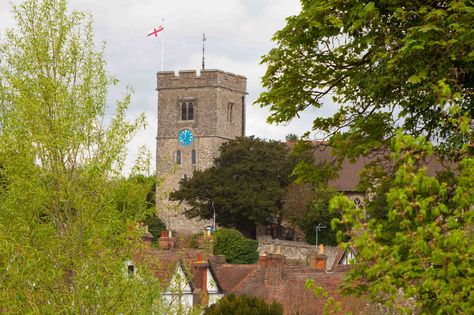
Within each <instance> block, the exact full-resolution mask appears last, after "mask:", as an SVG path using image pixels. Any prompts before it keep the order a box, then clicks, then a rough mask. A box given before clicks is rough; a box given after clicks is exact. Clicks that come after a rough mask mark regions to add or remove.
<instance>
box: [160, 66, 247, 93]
mask: <svg viewBox="0 0 474 315" xmlns="http://www.w3.org/2000/svg"><path fill="white" fill-rule="evenodd" d="M157 80H158V84H157V90H158V91H160V90H168V89H192V88H206V87H213V88H216V87H220V88H226V89H229V90H232V91H235V92H241V93H242V94H246V87H247V78H246V77H244V76H241V75H238V74H234V73H230V72H225V71H222V70H216V69H205V70H201V72H200V74H197V72H196V70H181V71H179V72H178V74H176V73H175V72H174V71H160V72H158V73H157Z"/></svg>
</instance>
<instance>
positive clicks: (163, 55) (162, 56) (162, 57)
mask: <svg viewBox="0 0 474 315" xmlns="http://www.w3.org/2000/svg"><path fill="white" fill-rule="evenodd" d="M164 24H165V19H161V26H163V27H164ZM164 47H165V39H164V38H163V36H161V71H163V63H164V60H165V48H164Z"/></svg>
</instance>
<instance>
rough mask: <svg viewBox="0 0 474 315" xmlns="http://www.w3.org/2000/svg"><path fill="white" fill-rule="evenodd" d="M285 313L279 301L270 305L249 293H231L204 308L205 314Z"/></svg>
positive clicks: (276, 314) (260, 314) (267, 314)
mask: <svg viewBox="0 0 474 315" xmlns="http://www.w3.org/2000/svg"><path fill="white" fill-rule="evenodd" d="M221 314H226V315H233V314H236V315H237V314H238V315H254V314H258V315H283V307H282V306H281V304H279V303H277V302H273V303H272V304H270V305H268V304H267V303H265V301H264V300H262V299H259V298H256V297H253V296H247V295H240V296H236V295H234V294H232V293H231V294H229V295H227V296H225V297H223V298H222V299H220V300H219V302H217V303H216V304H213V305H211V306H210V307H208V308H206V309H205V310H204V315H221Z"/></svg>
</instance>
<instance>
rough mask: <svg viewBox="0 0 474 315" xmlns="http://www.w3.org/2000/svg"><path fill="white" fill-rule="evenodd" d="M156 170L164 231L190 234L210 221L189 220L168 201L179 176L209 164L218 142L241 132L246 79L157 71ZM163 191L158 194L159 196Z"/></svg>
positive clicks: (213, 73)
mask: <svg viewBox="0 0 474 315" xmlns="http://www.w3.org/2000/svg"><path fill="white" fill-rule="evenodd" d="M157 81H158V85H157V90H158V133H157V137H156V170H157V178H158V182H160V180H162V181H163V182H162V184H161V186H159V188H158V193H157V208H158V215H159V216H160V218H161V219H162V220H163V222H165V224H166V225H167V227H168V229H171V230H175V231H178V232H181V233H185V234H190V233H195V232H198V231H202V229H203V228H204V225H206V224H209V222H203V221H198V220H189V219H186V218H185V217H184V215H183V214H182V211H183V206H181V207H178V206H177V205H176V204H175V203H172V202H169V201H168V200H167V194H168V193H169V192H171V191H173V190H175V189H176V188H177V187H178V183H179V180H180V179H181V178H183V177H185V176H188V177H189V176H192V174H193V171H194V170H203V169H206V168H208V167H210V166H212V164H213V160H214V158H216V157H217V156H218V154H219V147H220V145H221V144H222V143H223V142H225V141H228V140H230V139H235V138H236V137H238V136H244V135H245V95H246V94H247V93H246V86H247V79H246V78H245V77H243V76H240V75H236V74H232V73H228V72H224V71H221V70H202V71H201V73H200V75H197V74H196V71H195V70H192V71H179V74H178V75H177V76H176V75H175V73H174V72H173V71H161V72H158V75H157ZM160 192H161V194H160Z"/></svg>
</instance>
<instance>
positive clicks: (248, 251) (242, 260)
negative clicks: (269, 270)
mask: <svg viewBox="0 0 474 315" xmlns="http://www.w3.org/2000/svg"><path fill="white" fill-rule="evenodd" d="M213 246H214V249H213V252H214V255H224V256H225V259H226V260H227V261H228V262H229V263H231V264H253V263H255V262H256V261H257V260H258V251H257V247H258V242H257V241H256V240H252V239H248V238H245V237H244V236H243V235H242V233H240V232H239V231H237V230H233V229H218V230H217V231H216V233H215V234H214V244H213Z"/></svg>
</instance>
